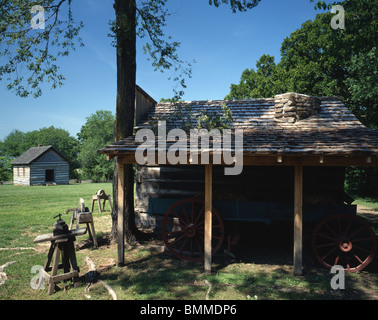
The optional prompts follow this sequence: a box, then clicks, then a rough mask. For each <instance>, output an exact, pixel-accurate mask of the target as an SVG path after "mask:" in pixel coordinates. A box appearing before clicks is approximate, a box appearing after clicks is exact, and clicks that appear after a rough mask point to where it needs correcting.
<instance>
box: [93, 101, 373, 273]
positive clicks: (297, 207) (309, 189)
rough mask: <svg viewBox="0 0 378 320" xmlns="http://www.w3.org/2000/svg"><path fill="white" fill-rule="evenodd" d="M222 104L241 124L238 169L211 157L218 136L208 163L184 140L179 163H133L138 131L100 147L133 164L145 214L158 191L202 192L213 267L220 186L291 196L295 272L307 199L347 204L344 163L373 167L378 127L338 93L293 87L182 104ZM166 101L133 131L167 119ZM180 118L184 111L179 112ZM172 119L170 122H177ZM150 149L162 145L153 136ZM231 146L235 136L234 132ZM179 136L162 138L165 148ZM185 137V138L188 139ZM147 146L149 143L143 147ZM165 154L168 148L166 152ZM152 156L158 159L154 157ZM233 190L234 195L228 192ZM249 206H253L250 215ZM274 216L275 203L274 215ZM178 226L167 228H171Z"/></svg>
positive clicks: (240, 192) (254, 195) (261, 195)
mask: <svg viewBox="0 0 378 320" xmlns="http://www.w3.org/2000/svg"><path fill="white" fill-rule="evenodd" d="M223 105H227V106H228V107H229V108H230V110H231V111H232V115H233V122H232V124H231V129H234V130H237V129H243V145H242V149H243V150H242V151H243V152H242V157H241V158H239V159H237V160H236V161H239V162H241V163H242V164H243V166H244V168H243V172H242V173H241V174H240V175H235V176H225V175H224V174H223V168H224V166H225V163H224V162H222V163H219V162H217V163H215V162H214V159H215V155H216V146H215V140H214V139H213V140H210V146H209V149H208V150H207V151H208V152H209V154H210V163H209V162H202V155H203V154H202V152H203V151H204V150H199V152H198V154H199V162H198V163H196V164H193V163H192V161H191V159H192V154H190V153H189V150H190V148H189V145H187V146H186V145H185V146H181V148H184V149H185V151H186V152H187V157H186V159H185V160H186V161H185V162H184V163H178V164H177V165H169V162H168V161H165V162H164V163H165V165H159V164H157V165H156V164H154V165H151V164H150V163H147V164H146V165H140V164H137V161H136V151H137V149H138V147H139V146H140V145H141V144H142V143H141V142H136V139H135V136H131V137H127V138H125V139H123V140H122V141H119V142H117V143H114V144H112V145H109V146H106V147H104V148H103V149H101V150H99V152H101V153H103V154H106V155H107V156H108V158H115V159H116V160H117V164H118V168H119V170H120V172H123V166H124V164H137V166H136V167H137V170H136V199H135V208H136V211H137V212H138V213H139V214H142V215H143V214H146V213H147V214H148V212H149V210H150V208H151V202H153V200H154V199H155V198H166V199H170V198H175V199H180V198H187V197H193V196H195V195H196V194H198V193H202V195H203V198H204V202H205V205H204V211H205V213H204V216H205V218H204V225H205V227H204V229H205V232H204V245H203V251H204V268H205V270H206V271H209V270H211V251H212V247H211V238H212V227H211V225H212V212H213V209H212V208H213V203H214V200H216V198H217V196H218V195H219V194H220V193H223V194H231V193H233V194H237V196H238V197H240V198H245V199H246V200H248V201H265V202H266V203H267V202H269V201H270V202H274V201H284V202H288V203H291V209H290V210H291V217H292V220H293V223H294V243H293V246H294V250H293V252H294V259H293V260H294V273H295V274H301V273H302V226H303V208H304V206H305V205H306V203H308V202H310V203H311V202H312V203H324V202H326V203H333V204H334V205H337V204H341V205H342V204H345V203H346V204H350V202H351V199H350V198H349V197H348V196H347V195H346V194H345V193H344V170H345V167H347V166H378V131H376V130H371V129H368V128H366V127H365V126H363V125H362V124H361V122H360V121H359V120H358V119H357V118H356V117H355V116H354V115H353V114H352V113H351V112H350V111H349V109H348V108H347V107H346V106H345V105H344V103H343V102H341V101H340V100H339V99H338V98H337V97H311V96H307V95H303V94H297V93H285V94H280V95H276V96H275V97H274V98H266V99H251V100H232V101H223V100H212V101H190V102H183V103H181V107H183V108H182V109H181V111H182V110H190V112H191V115H193V118H192V121H193V125H195V122H196V119H195V116H196V115H199V114H201V112H203V111H204V110H206V111H207V112H208V113H214V114H216V113H218V112H221V111H222V106H223ZM174 109H175V107H174V105H173V104H170V103H159V104H156V105H155V106H154V107H153V108H151V109H150V110H149V112H148V113H147V114H146V116H145V118H144V121H139V122H138V123H137V126H136V131H137V130H140V129H141V128H150V127H151V125H150V122H149V121H148V119H151V117H154V118H155V119H159V118H160V119H169V118H170V117H172V116H173V115H174V113H175V111H174ZM184 117H185V115H184ZM184 117H181V119H176V121H175V122H174V123H173V122H169V125H170V126H171V127H167V131H168V130H169V129H171V128H173V127H180V125H181V124H182V122H184V121H187V119H186V120H184V119H183V118H184ZM155 139H156V140H155V143H154V144H153V145H151V146H150V150H153V152H155V156H154V157H153V159H154V160H156V159H158V154H157V151H158V150H161V148H162V147H161V146H160V145H159V141H158V137H155ZM231 139H232V143H231V146H232V148H233V149H232V152H235V151H236V148H235V135H232V137H231ZM175 142H176V141H170V142H167V143H166V144H165V145H164V149H165V150H166V151H167V153H168V151H169V149H170V148H171V147H172V146H173V145H174V144H175ZM188 144H189V141H188ZM147 151H148V150H147ZM167 153H166V154H167ZM154 163H157V161H154ZM122 179H123V175H122V174H121V175H120V176H119V177H118V186H119V190H120V191H121V192H119V195H118V202H119V205H118V232H119V233H120V235H119V238H118V239H119V240H118V246H119V251H118V254H119V257H118V259H119V263H122V262H123V259H124V258H123V254H124V244H123V240H122V239H123V232H124V231H123V228H124V226H123V201H124V198H123V193H122V191H123V186H124V182H123V180H122ZM232 197H234V196H232ZM252 214H253V212H251V213H250V215H252ZM274 215H277V216H279V215H280V210H275V211H272V213H271V216H272V217H273V218H274ZM173 232H175V231H172V232H171V233H173Z"/></svg>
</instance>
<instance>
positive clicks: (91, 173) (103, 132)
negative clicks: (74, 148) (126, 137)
mask: <svg viewBox="0 0 378 320" xmlns="http://www.w3.org/2000/svg"><path fill="white" fill-rule="evenodd" d="M114 120H115V116H114V115H113V114H112V113H111V111H106V110H98V111H96V112H95V113H94V114H91V115H90V116H89V117H87V121H86V123H85V124H84V125H83V126H82V127H81V130H80V132H79V133H78V135H77V136H78V141H79V143H80V147H79V154H78V161H79V163H80V168H81V170H82V177H83V178H84V179H94V180H102V179H111V178H112V176H113V170H114V162H113V161H107V160H106V158H105V157H104V156H102V155H101V154H99V153H98V152H97V150H98V149H101V148H103V147H104V146H105V145H108V144H111V143H112V142H113V134H114Z"/></svg>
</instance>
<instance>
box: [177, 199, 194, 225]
mask: <svg viewBox="0 0 378 320" xmlns="http://www.w3.org/2000/svg"><path fill="white" fill-rule="evenodd" d="M192 205H193V204H192ZM180 206H181V208H182V211H183V212H184V215H185V219H186V222H187V223H190V221H189V217H188V213H187V212H186V209H185V207H184V206H183V205H182V203H181V204H180Z"/></svg>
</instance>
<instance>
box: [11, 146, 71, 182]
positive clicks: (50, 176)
mask: <svg viewBox="0 0 378 320" xmlns="http://www.w3.org/2000/svg"><path fill="white" fill-rule="evenodd" d="M12 165H13V184H14V185H24V186H32V185H46V184H57V185H58V184H68V182H69V161H68V160H67V158H66V157H64V156H63V155H62V154H61V153H60V152H58V151H57V150H56V149H55V148H54V147H53V146H41V145H39V146H38V147H33V148H30V149H29V150H27V151H26V152H25V153H23V154H22V155H21V156H19V157H18V158H16V159H15V160H13V162H12Z"/></svg>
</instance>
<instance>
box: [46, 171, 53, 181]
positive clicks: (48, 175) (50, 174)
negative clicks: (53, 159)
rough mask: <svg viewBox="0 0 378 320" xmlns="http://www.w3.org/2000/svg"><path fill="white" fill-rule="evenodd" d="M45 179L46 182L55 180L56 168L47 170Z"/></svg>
mask: <svg viewBox="0 0 378 320" xmlns="http://www.w3.org/2000/svg"><path fill="white" fill-rule="evenodd" d="M45 180H46V182H54V181H55V174H54V170H46V175H45Z"/></svg>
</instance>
